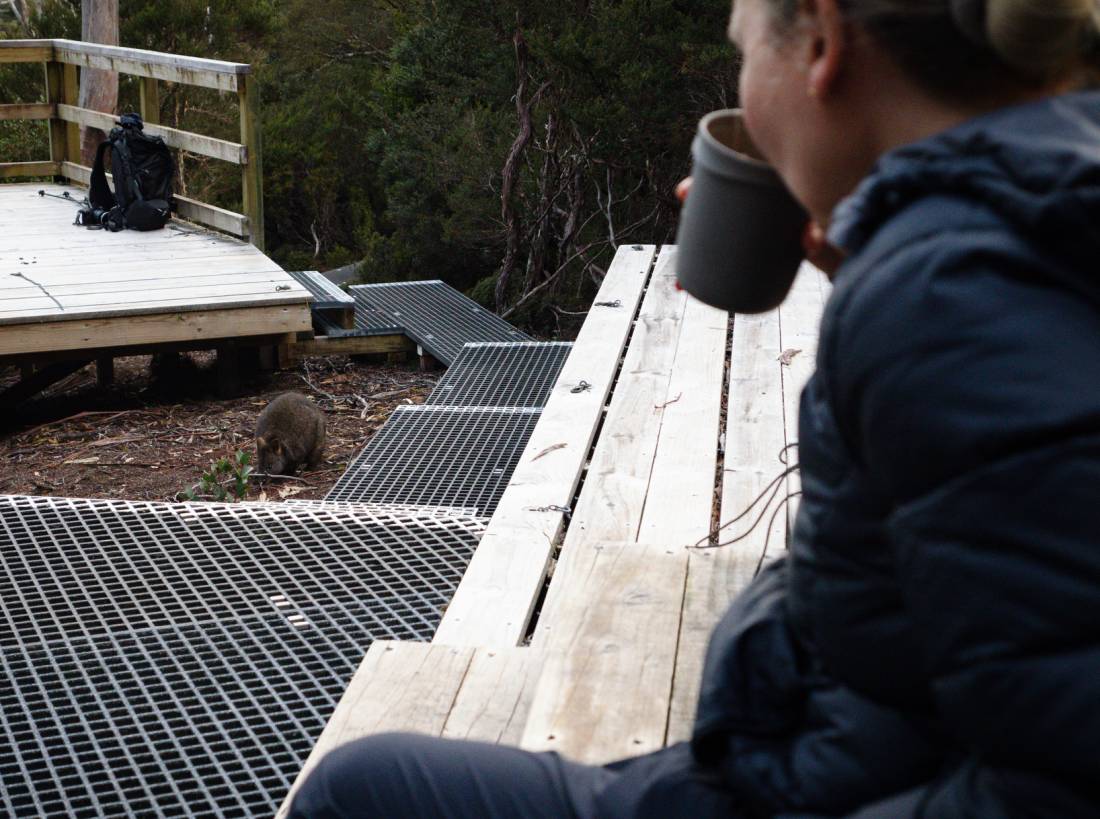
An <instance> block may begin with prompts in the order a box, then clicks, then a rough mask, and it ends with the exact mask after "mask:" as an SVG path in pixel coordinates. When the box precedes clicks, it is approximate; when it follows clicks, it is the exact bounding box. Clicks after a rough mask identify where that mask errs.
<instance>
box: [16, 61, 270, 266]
mask: <svg viewBox="0 0 1100 819" xmlns="http://www.w3.org/2000/svg"><path fill="white" fill-rule="evenodd" d="M36 62H40V63H44V64H45V69H46V73H45V79H46V102H44V103H29V104H28V103H19V104H8V105H0V120H12V119H20V120H48V121H49V124H50V159H49V160H48V161H41V162H0V178H13V177H27V176H55V177H61V178H63V179H66V180H70V181H75V182H79V183H80V184H83V185H87V184H88V181H89V180H90V178H91V169H90V168H88V167H87V166H85V165H81V164H80V127H81V126H91V127H94V128H99V129H102V130H103V131H110V130H111V127H112V126H113V125H114V123H115V117H113V116H111V115H110V114H104V113H101V112H99V111H92V110H90V109H87V108H81V107H79V106H78V104H77V100H78V88H79V86H78V75H77V69H78V68H102V69H107V70H110V71H117V72H119V73H121V74H131V75H134V76H136V77H139V78H140V86H139V90H140V102H141V104H140V108H141V116H142V119H143V120H145V132H146V133H148V134H150V135H152V136H159V137H161V138H162V139H163V140H164V141H165V143H166V144H168V145H169V146H171V147H173V148H179V149H180V150H184V151H189V152H191V153H194V154H200V155H202V156H208V157H212V158H214V159H219V160H222V161H224V162H230V163H232V164H234V165H239V166H240V168H241V186H242V189H243V199H242V201H243V203H244V208H243V209H244V213H235V212H234V211H230V210H225V209H223V208H219V207H216V206H214V205H211V204H207V203H205V202H199V201H197V200H195V199H190V198H188V197H186V196H180V195H179V194H177V195H176V197H175V199H176V206H177V211H178V213H179V215H180V216H182V217H183V218H185V219H190V220H191V221H193V222H199V223H201V224H204V225H208V226H210V227H213V228H216V229H218V230H221V231H224V232H226V233H231V234H233V235H234V236H240V237H241V238H244V239H247V240H249V241H250V242H252V244H254V245H256V247H258V248H260V249H261V250H262V249H263V246H264V202H263V186H262V181H261V180H262V173H263V165H262V153H261V146H260V123H259V104H260V100H259V92H258V89H257V88H256V85H255V82H254V80H253V77H252V74H251V68H250V67H249V66H248V65H245V64H243V63H227V62H222V61H221V60H205V59H201V58H198V57H181V56H178V55H175V54H163V53H160V52H157V51H145V50H142V49H137V48H119V47H117V46H105V45H98V44H96V43H84V42H78V41H75V40H0V64H3V63H36ZM161 81H166V82H173V83H181V84H184V85H197V86H201V87H203V88H213V89H215V90H217V91H224V92H229V93H233V92H236V94H237V102H238V106H239V108H240V117H241V141H240V142H228V141H226V140H223V139H215V138H213V137H208V136H203V135H201V134H196V133H192V132H190V131H181V130H177V129H175V128H168V127H166V126H163V125H161V124H160V104H159V96H158V95H159V87H158V84H159V83H160V82H161Z"/></svg>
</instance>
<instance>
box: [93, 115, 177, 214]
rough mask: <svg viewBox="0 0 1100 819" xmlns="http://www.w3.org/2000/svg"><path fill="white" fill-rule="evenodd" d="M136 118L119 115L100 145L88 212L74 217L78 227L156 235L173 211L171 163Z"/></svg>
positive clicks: (160, 144)
mask: <svg viewBox="0 0 1100 819" xmlns="http://www.w3.org/2000/svg"><path fill="white" fill-rule="evenodd" d="M144 127H145V124H144V123H143V122H142V121H141V117H140V116H139V115H138V114H123V115H122V116H121V117H119V120H118V125H117V126H116V127H114V128H112V129H111V133H110V135H109V136H108V137H107V141H106V142H103V143H102V144H101V145H100V146H99V150H97V151H96V155H95V167H94V168H92V182H91V186H90V189H89V191H88V199H89V203H90V205H91V207H89V208H87V209H86V210H83V211H81V212H80V214H78V216H77V223H78V224H83V225H95V224H101V225H103V227H105V228H107V230H111V231H116V230H122V229H123V228H133V229H134V230H157V229H158V228H162V227H164V226H165V224H167V222H168V219H169V217H170V215H171V211H172V180H173V179H174V177H175V175H176V164H175V162H173V161H172V154H171V152H170V151H169V150H168V146H167V145H165V144H164V140H163V139H161V138H160V137H154V136H147V135H146V134H145V133H144V132H143V130H142V129H143V128H144ZM108 149H109V150H110V151H111V172H112V173H113V174H114V180H115V190H114V193H112V192H111V188H110V186H109V185H108V184H107V173H106V171H105V170H104V167H103V160H104V155H105V154H106V153H107V151H108Z"/></svg>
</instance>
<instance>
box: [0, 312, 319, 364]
mask: <svg viewBox="0 0 1100 819" xmlns="http://www.w3.org/2000/svg"><path fill="white" fill-rule="evenodd" d="M310 329H312V327H311V322H310V317H309V308H308V307H307V306H306V305H305V304H304V303H303V304H301V305H279V306H268V307H252V308H238V309H232V310H204V309H199V310H193V311H183V310H175V311H172V312H166V313H155V314H150V315H140V316H134V315H126V316H122V317H119V318H101V319H75V320H70V321H50V322H41V323H36V324H6V325H3V326H0V355H14V354H22V353H37V352H50V351H54V350H82V349H89V350H91V349H99V348H102V347H121V346H126V345H138V344H155V343H160V342H175V341H196V340H205V339H211V338H239V337H243V336H259V335H273V334H276V333H292V332H306V331H309V330H310Z"/></svg>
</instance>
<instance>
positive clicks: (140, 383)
mask: <svg viewBox="0 0 1100 819" xmlns="http://www.w3.org/2000/svg"><path fill="white" fill-rule="evenodd" d="M183 364H184V366H183V367H181V368H180V369H178V370H176V371H174V372H173V373H172V374H171V376H166V375H158V373H157V372H156V369H157V368H156V366H155V365H152V364H151V359H150V357H149V356H135V357H132V358H120V359H117V360H116V361H115V382H114V384H113V385H111V386H110V387H104V388H99V387H97V386H96V379H95V367H94V366H91V365H89V366H88V367H86V368H85V369H83V370H80V371H78V372H76V373H74V374H73V375H72V376H70V377H69V378H67V379H65V380H64V381H62V382H59V383H58V384H56V385H54V387H53V388H51V389H50V390H49V391H48V392H46V393H43V394H40V395H39V396H38V397H36V398H35V399H34V400H32V401H28V402H26V403H25V404H24V405H22V406H21V407H20V408H19V409H18V410H17V411H16V412H15V413H8V414H7V417H5V418H2V419H0V494H19V495H55V496H67V497H81V498H126V499H131V500H176V499H177V496H178V494H179V493H180V492H182V491H183V490H185V489H187V488H189V487H191V486H193V485H195V484H196V483H197V482H198V481H199V479H200V478H201V476H202V473H203V472H204V471H206V470H208V469H209V468H210V464H211V462H212V461H216V460H218V459H220V458H223V457H224V458H232V457H233V456H234V455H235V453H236V452H238V451H239V450H244V451H246V452H248V453H250V454H251V455H252V463H253V465H255V449H256V448H255V443H254V440H253V433H254V429H255V423H256V418H257V416H258V415H259V413H260V411H261V410H262V409H263V408H264V406H265V405H266V404H267V402H268V401H270V400H271V399H272V398H274V397H275V396H276V395H278V394H279V393H282V392H287V391H291V390H293V391H298V392H301V393H303V394H305V395H308V396H309V397H310V398H311V399H312V400H313V401H314V403H315V404H317V406H318V407H320V408H321V409H322V410H323V411H324V413H325V418H326V421H327V423H328V436H327V445H326V448H325V457H324V461H323V463H322V464H321V466H320V468H318V469H317V470H315V471H312V472H305V473H300V474H299V475H298V476H297V478H295V479H283V480H275V479H272V480H263V479H256V480H254V481H253V482H251V485H250V486H249V489H248V492H247V495H246V499H248V500H279V499H282V498H288V497H296V498H302V499H317V498H321V497H322V496H323V495H324V494H325V493H326V492H328V490H329V489H330V488H331V487H332V485H333V483H335V481H336V480H337V478H339V477H340V475H341V474H343V472H344V470H345V468H346V467H347V464H348V462H349V461H350V460H351V459H352V458H353V457H354V456H355V455H356V454H357V453H358V452H359V450H360V449H361V448H362V447H363V444H364V443H365V442H366V441H367V439H368V438H370V436H371V435H372V434H373V433H374V432H375V430H377V429H378V428H379V427H380V426H382V424H383V423H385V421H386V419H387V418H389V416H390V414H391V413H392V412H393V410H394V408H395V407H397V406H398V405H400V404H419V403H422V402H423V401H424V399H425V398H426V397H427V395H428V393H429V392H431V389H432V387H434V386H435V382H436V381H437V380H438V378H439V376H440V374H441V373H438V372H437V373H423V372H420V371H419V369H418V367H417V364H416V363H415V361H413V362H411V363H409V364H408V365H400V366H380V365H373V364H365V363H359V362H357V361H351V360H349V359H347V358H342V357H334V358H315V359H308V360H306V361H304V362H303V363H302V364H301V365H299V366H298V368H297V369H293V370H283V371H279V372H276V373H274V374H272V375H270V376H267V377H264V378H260V379H257V380H254V381H252V382H251V383H249V382H246V383H245V385H244V387H243V394H242V396H241V397H238V398H234V399H232V400H221V399H218V398H216V397H213V396H214V388H215V384H216V377H215V374H214V366H213V365H214V356H213V354H212V353H190V354H187V355H185V356H184V357H183ZM17 377H18V372H17V371H15V370H14V369H11V368H9V369H2V368H0V388H2V387H3V386H6V385H7V384H9V383H11V382H13V381H15V380H16V379H17Z"/></svg>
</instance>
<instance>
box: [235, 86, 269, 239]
mask: <svg viewBox="0 0 1100 819" xmlns="http://www.w3.org/2000/svg"><path fill="white" fill-rule="evenodd" d="M237 102H238V105H239V107H240V113H241V142H242V143H243V144H244V146H245V150H246V152H247V153H246V156H247V162H246V163H244V168H243V169H242V170H241V187H242V190H243V199H242V201H243V202H244V205H243V207H244V212H245V215H246V216H247V217H248V239H249V240H250V241H251V242H252V244H254V245H256V247H258V248H260V250H263V249H264V184H263V146H262V144H261V137H260V89H259V88H257V87H256V84H255V81H254V80H253V79H252V77H242V78H241V82H240V84H239V85H238V87H237Z"/></svg>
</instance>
